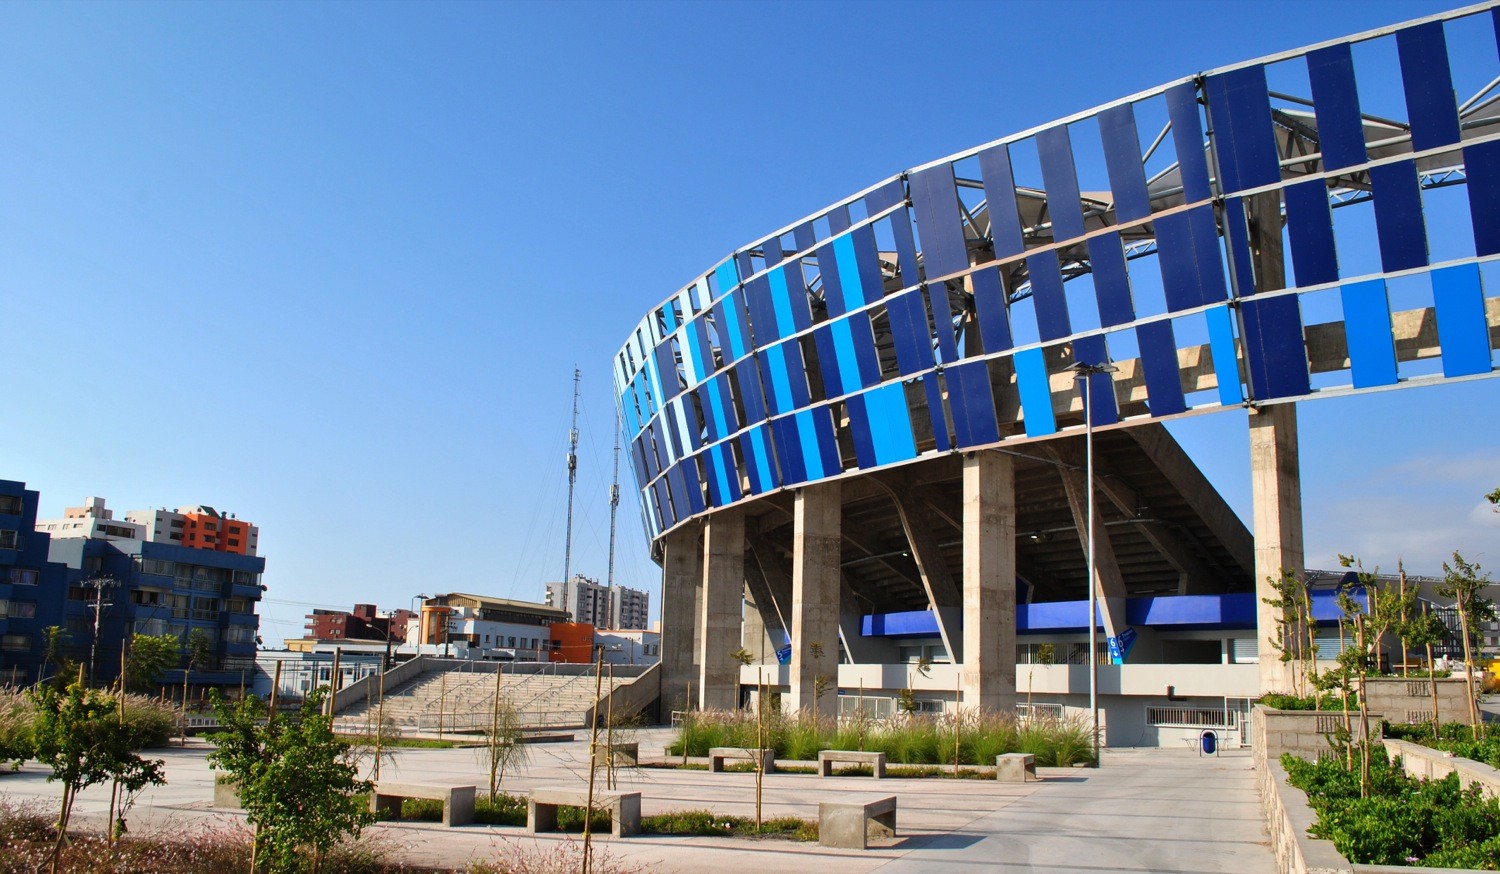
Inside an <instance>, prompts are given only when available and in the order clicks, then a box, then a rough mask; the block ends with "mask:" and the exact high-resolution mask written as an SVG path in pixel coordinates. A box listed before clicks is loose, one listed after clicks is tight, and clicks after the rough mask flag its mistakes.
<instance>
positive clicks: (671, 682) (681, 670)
mask: <svg viewBox="0 0 1500 874" xmlns="http://www.w3.org/2000/svg"><path fill="white" fill-rule="evenodd" d="M698 533H699V532H698V526H697V525H694V524H691V523H690V524H688V525H684V526H683V527H681V528H678V529H677V530H676V531H673V532H672V533H670V534H668V535H667V536H666V541H665V543H664V544H663V556H662V563H661V595H662V598H661V709H662V717H663V718H666V716H667V715H668V714H670V713H671V712H672V711H673V710H684V709H686V708H687V705H688V701H689V698H688V687H689V686H691V687H692V688H694V689H696V688H697V687H698V672H697V670H696V669H695V668H694V667H693V626H694V625H696V624H697V623H696V621H695V620H696V619H697V617H696V616H695V615H694V610H693V601H694V593H695V592H696V591H697V589H698V582H699V580H700V579H701V578H702V576H703V557H702V546H701V544H700V542H699V539H698Z"/></svg>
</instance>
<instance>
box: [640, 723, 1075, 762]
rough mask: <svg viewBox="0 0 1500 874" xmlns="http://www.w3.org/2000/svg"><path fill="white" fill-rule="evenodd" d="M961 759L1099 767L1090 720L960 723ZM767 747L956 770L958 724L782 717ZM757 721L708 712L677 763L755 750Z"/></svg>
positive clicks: (677, 750)
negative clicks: (857, 753)
mask: <svg viewBox="0 0 1500 874" xmlns="http://www.w3.org/2000/svg"><path fill="white" fill-rule="evenodd" d="M957 729H958V759H959V763H960V764H963V765H993V764H995V756H997V755H1000V754H1001V753H1013V752H1025V753H1031V754H1033V755H1035V756H1036V759H1037V764H1038V765H1043V766H1062V767H1066V766H1068V765H1072V764H1075V763H1078V762H1089V761H1092V759H1093V752H1094V751H1093V741H1092V738H1091V737H1090V732H1089V727H1088V722H1087V720H1086V719H1034V720H1029V721H1025V722H1018V721H1017V720H1016V719H1015V718H1014V717H1012V716H1009V715H1006V714H996V713H973V712H970V713H965V714H962V715H961V716H959V717H958V726H957ZM765 730H766V746H767V748H769V749H771V750H774V751H775V753H776V757H777V758H782V759H795V760H800V761H807V760H811V759H816V758H817V756H818V751H819V750H829V749H858V748H861V747H862V748H863V749H865V750H867V751H870V752H883V753H885V755H886V759H887V760H888V761H889V762H891V763H892V764H901V765H945V764H947V765H951V764H953V758H954V755H953V754H954V721H953V717H951V716H927V715H923V714H904V715H902V716H899V717H896V718H894V719H888V720H883V721H872V722H868V723H865V724H863V725H862V726H858V725H855V724H852V723H843V724H839V723H836V722H834V721H833V720H829V719H820V720H813V719H811V718H798V717H791V716H786V715H783V714H780V713H775V714H769V715H768V716H767V719H766V726H765ZM756 732H757V725H756V718H755V714H754V713H751V712H749V711H739V710H708V711H702V712H697V713H694V714H693V715H692V717H691V719H690V720H689V721H688V724H687V726H686V728H685V729H682V730H679V732H678V736H677V739H676V740H675V741H673V742H672V744H671V746H669V747H668V748H667V749H668V752H669V754H670V755H674V756H680V755H682V754H683V750H684V748H686V750H687V755H689V756H706V755H708V751H709V749H711V748H712V747H736V748H745V749H755V748H756V746H757V742H756Z"/></svg>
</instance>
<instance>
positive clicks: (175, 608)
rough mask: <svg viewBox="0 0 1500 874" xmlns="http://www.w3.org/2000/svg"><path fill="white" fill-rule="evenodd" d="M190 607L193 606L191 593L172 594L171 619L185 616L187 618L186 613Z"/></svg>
mask: <svg viewBox="0 0 1500 874" xmlns="http://www.w3.org/2000/svg"><path fill="white" fill-rule="evenodd" d="M192 607H193V598H192V596H191V595H173V596H172V618H173V619H186V618H188V613H189V611H190V610H192Z"/></svg>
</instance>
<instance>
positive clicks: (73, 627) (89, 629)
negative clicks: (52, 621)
mask: <svg viewBox="0 0 1500 874" xmlns="http://www.w3.org/2000/svg"><path fill="white" fill-rule="evenodd" d="M68 633H69V634H73V635H77V636H79V637H91V636H92V635H93V633H94V623H93V622H92V621H90V620H89V618H88V617H87V616H69V617H68Z"/></svg>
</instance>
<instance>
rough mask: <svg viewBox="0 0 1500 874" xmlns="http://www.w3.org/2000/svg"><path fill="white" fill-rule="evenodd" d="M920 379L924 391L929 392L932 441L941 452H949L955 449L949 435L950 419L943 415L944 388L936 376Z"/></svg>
mask: <svg viewBox="0 0 1500 874" xmlns="http://www.w3.org/2000/svg"><path fill="white" fill-rule="evenodd" d="M920 379H921V380H922V390H923V391H925V392H927V417H928V420H929V421H931V422H932V439H933V440H934V441H936V443H937V450H938V451H939V452H947V451H948V450H950V449H952V448H953V440H952V439H951V436H950V435H949V433H948V418H947V416H946V415H945V414H944V413H943V391H942V387H941V386H940V385H939V384H938V378H937V376H936V375H935V374H928V375H926V376H923V377H920Z"/></svg>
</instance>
